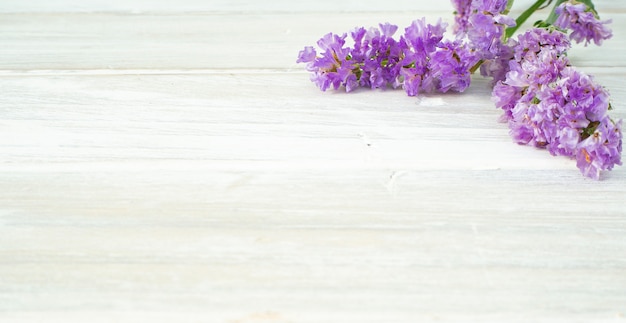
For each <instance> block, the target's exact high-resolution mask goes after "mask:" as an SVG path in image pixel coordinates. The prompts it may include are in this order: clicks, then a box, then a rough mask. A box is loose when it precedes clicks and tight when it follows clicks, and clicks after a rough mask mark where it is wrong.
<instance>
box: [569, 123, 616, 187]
mask: <svg viewBox="0 0 626 323" xmlns="http://www.w3.org/2000/svg"><path fill="white" fill-rule="evenodd" d="M592 130H593V132H592V133H591V134H590V135H589V136H588V137H587V138H586V139H584V140H583V141H581V142H580V143H578V145H577V150H578V151H577V154H576V165H577V166H578V168H579V169H580V171H581V172H582V173H583V175H585V176H587V177H591V178H593V179H599V178H600V171H603V170H611V169H613V167H614V166H615V165H621V164H622V161H621V155H622V120H619V121H618V122H613V120H611V119H610V118H608V117H606V118H603V119H602V120H600V121H597V122H595V123H594V128H593V129H592Z"/></svg>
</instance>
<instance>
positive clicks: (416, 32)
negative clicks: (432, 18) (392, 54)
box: [395, 18, 447, 96]
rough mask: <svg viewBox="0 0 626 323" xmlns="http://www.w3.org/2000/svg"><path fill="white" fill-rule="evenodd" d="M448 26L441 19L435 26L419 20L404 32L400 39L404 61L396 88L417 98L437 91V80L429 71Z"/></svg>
mask: <svg viewBox="0 0 626 323" xmlns="http://www.w3.org/2000/svg"><path fill="white" fill-rule="evenodd" d="M446 27H447V24H446V23H443V22H442V21H441V19H439V20H438V21H437V23H436V24H435V25H431V24H426V19H425V18H422V19H417V20H415V21H413V23H412V24H411V25H410V26H409V27H407V28H406V29H405V30H404V35H402V36H401V37H400V48H401V49H402V56H403V58H402V61H401V62H400V64H399V66H400V70H399V73H398V78H397V79H396V82H395V86H400V85H402V87H403V88H404V90H405V91H406V93H407V95H409V96H416V95H418V94H419V93H420V92H422V91H423V92H431V91H433V90H434V89H435V80H434V79H433V75H432V73H431V72H430V70H429V67H428V65H429V60H430V55H431V54H432V53H434V52H435V51H436V50H437V46H438V45H439V43H440V42H441V39H443V34H444V32H445V30H446Z"/></svg>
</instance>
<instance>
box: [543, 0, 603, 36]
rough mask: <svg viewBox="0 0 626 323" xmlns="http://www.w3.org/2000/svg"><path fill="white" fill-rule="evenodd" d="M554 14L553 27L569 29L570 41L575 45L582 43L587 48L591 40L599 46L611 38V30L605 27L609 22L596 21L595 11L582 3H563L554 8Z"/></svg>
mask: <svg viewBox="0 0 626 323" xmlns="http://www.w3.org/2000/svg"><path fill="white" fill-rule="evenodd" d="M555 13H556V14H557V15H558V18H557V19H556V21H555V22H554V25H555V26H557V27H559V28H562V29H570V30H571V31H572V32H571V34H570V39H572V40H574V41H576V42H577V43H581V42H583V41H584V42H585V46H587V45H588V44H589V42H591V40H593V42H594V43H595V44H596V45H601V44H602V41H603V40H605V39H609V38H611V37H612V36H613V33H612V32H611V29H609V28H608V27H607V26H606V24H609V23H610V22H611V20H605V21H600V20H598V16H597V14H596V13H595V10H594V9H592V8H589V7H587V5H586V4H584V3H577V2H576V3H573V2H572V1H568V2H564V3H562V4H560V5H559V6H558V7H557V8H556V10H555Z"/></svg>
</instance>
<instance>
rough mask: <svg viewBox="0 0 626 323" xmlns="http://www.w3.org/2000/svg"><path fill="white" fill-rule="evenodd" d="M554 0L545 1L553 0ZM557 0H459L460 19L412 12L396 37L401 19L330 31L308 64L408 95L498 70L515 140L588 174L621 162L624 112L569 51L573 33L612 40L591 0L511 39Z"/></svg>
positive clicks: (345, 83)
mask: <svg viewBox="0 0 626 323" xmlns="http://www.w3.org/2000/svg"><path fill="white" fill-rule="evenodd" d="M546 2H547V3H546ZM551 3H552V0H537V1H536V2H535V3H534V4H533V5H532V6H531V7H530V8H528V9H527V10H526V11H524V12H523V13H522V14H521V15H520V16H519V17H518V18H517V19H516V20H514V19H512V18H510V17H509V16H508V15H507V14H508V13H509V10H510V8H511V6H512V4H513V0H509V1H507V0H452V4H453V6H454V8H455V12H454V14H455V23H454V26H453V28H452V33H453V34H452V35H451V36H452V37H447V38H446V39H444V33H445V32H446V29H447V24H446V23H443V22H442V21H441V20H439V21H437V22H436V23H435V24H429V23H427V22H426V20H425V19H424V18H422V19H418V20H415V21H414V22H413V23H412V24H411V25H410V26H408V27H406V28H405V29H404V34H402V35H401V36H400V37H399V39H396V38H394V37H393V36H394V34H395V33H396V32H397V30H398V27H397V26H395V25H392V24H389V23H385V24H380V25H379V27H378V28H370V29H365V28H363V27H360V28H355V29H354V30H353V31H352V32H351V33H350V37H351V39H352V41H353V42H352V43H353V45H352V46H346V38H347V34H341V35H338V34H333V33H329V34H327V35H325V36H324V37H322V38H321V39H320V40H319V41H318V42H317V45H318V47H319V49H318V50H316V49H315V48H314V47H311V46H307V47H305V48H304V49H303V50H302V51H301V52H300V54H299V55H298V60H297V62H299V63H306V68H307V70H308V71H310V72H311V73H312V76H311V80H312V81H313V82H314V83H315V84H316V85H317V86H318V87H319V88H320V89H321V90H322V91H326V90H327V89H335V90H337V89H339V88H345V90H346V91H347V92H350V91H352V90H354V89H356V88H358V87H369V88H386V87H393V88H403V89H404V90H405V91H406V93H407V95H409V96H416V95H418V94H419V93H425V92H442V93H445V92H447V91H457V92H463V91H464V90H465V89H467V88H468V87H469V86H470V82H471V75H472V73H474V72H476V71H478V70H480V74H481V75H483V76H485V77H490V78H492V83H491V84H492V86H493V91H492V99H493V101H494V102H495V105H496V107H498V108H500V109H502V110H503V111H504V113H503V116H502V121H504V122H507V123H508V125H509V128H510V134H511V136H512V138H513V140H514V141H515V142H517V143H519V144H525V145H532V146H535V147H538V148H545V149H547V150H548V151H549V152H550V153H551V154H552V155H560V156H567V157H570V158H572V159H576V161H577V166H578V168H579V169H580V171H581V172H582V174H583V175H585V176H587V177H590V178H593V179H598V178H599V176H600V172H601V171H603V170H611V169H612V168H613V167H614V166H615V165H621V152H622V131H621V127H622V120H617V121H616V120H613V119H611V118H610V116H609V110H611V109H612V106H611V103H610V100H609V93H608V91H607V90H606V89H605V88H603V87H602V86H600V85H599V84H597V83H596V82H595V81H594V80H593V78H592V77H591V76H589V75H587V74H585V73H582V72H580V71H578V70H576V69H575V68H574V67H573V66H572V65H571V63H570V61H569V59H568V58H567V56H566V54H567V51H568V50H569V49H570V47H571V45H570V42H571V41H575V42H577V43H581V42H584V45H585V46H587V45H588V44H589V43H590V42H592V41H593V43H594V44H596V45H601V44H602V41H603V40H605V39H608V38H611V36H612V33H611V30H610V29H609V28H608V27H607V24H608V23H610V21H601V20H600V19H599V15H598V12H597V11H596V9H595V8H594V5H593V3H592V1H591V0H557V1H556V2H555V4H554V6H553V8H552V10H551V12H550V14H549V16H548V17H547V19H545V20H540V21H537V22H536V23H535V24H534V27H533V28H530V29H529V30H527V31H525V32H523V33H519V34H517V35H516V37H513V36H514V35H515V33H516V31H517V30H518V28H519V27H520V26H521V25H522V24H523V23H524V22H525V21H526V20H527V19H528V18H529V17H530V15H531V14H532V13H534V12H535V11H537V10H539V9H541V8H545V7H547V6H549V5H550V4H551Z"/></svg>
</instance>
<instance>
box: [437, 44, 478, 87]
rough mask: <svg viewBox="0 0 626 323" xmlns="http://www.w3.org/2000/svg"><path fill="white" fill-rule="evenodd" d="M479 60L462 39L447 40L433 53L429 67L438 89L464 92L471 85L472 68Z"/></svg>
mask: <svg viewBox="0 0 626 323" xmlns="http://www.w3.org/2000/svg"><path fill="white" fill-rule="evenodd" d="M477 62H478V58H477V56H476V54H475V53H474V52H472V51H471V50H469V49H468V48H467V47H466V46H465V45H464V44H463V43H461V42H460V41H455V42H450V41H445V42H443V43H441V44H440V45H439V49H438V50H437V51H436V52H435V53H433V54H432V55H431V59H430V61H429V67H430V70H431V75H432V77H433V78H434V79H435V80H436V82H437V84H436V87H437V90H439V91H440V92H444V93H445V92H448V91H449V90H453V91H457V92H463V91H464V90H465V89H467V88H468V87H469V85H470V81H471V73H470V68H471V67H472V66H474V64H476V63H477Z"/></svg>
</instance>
